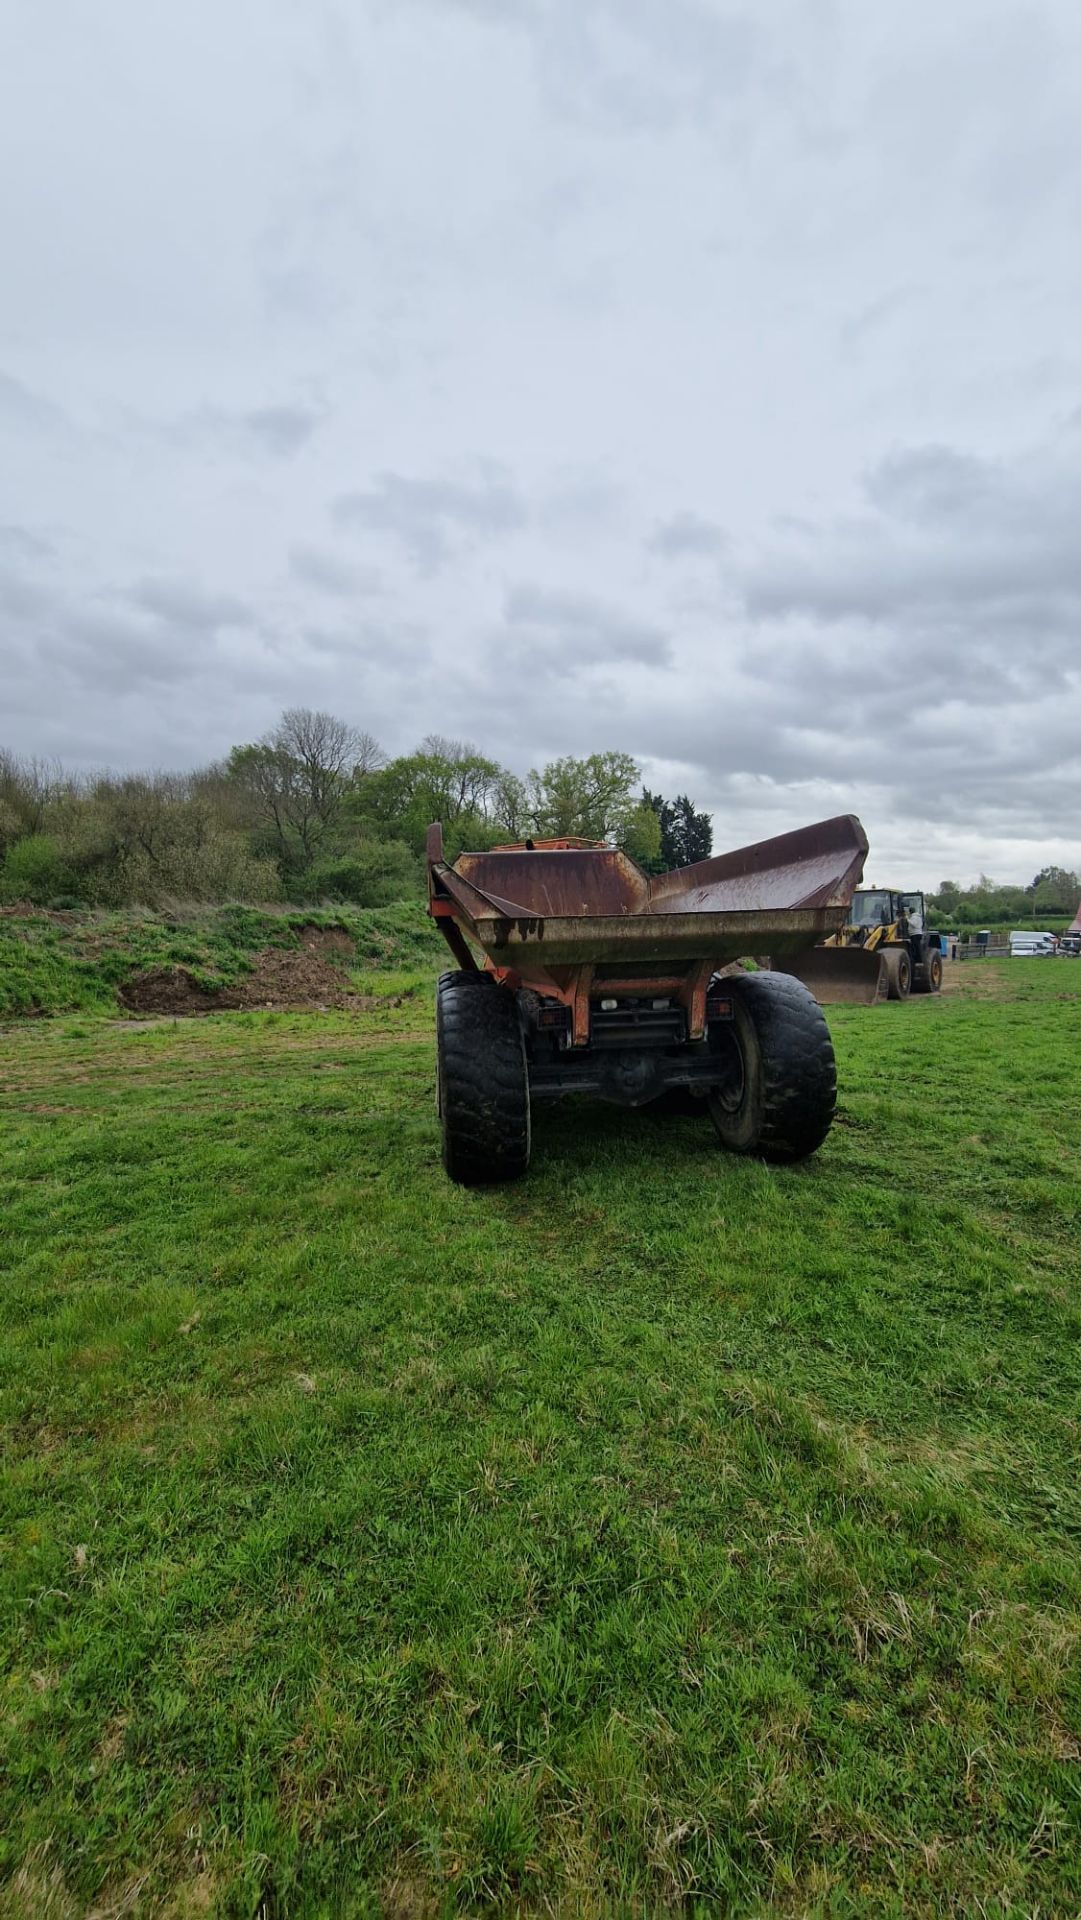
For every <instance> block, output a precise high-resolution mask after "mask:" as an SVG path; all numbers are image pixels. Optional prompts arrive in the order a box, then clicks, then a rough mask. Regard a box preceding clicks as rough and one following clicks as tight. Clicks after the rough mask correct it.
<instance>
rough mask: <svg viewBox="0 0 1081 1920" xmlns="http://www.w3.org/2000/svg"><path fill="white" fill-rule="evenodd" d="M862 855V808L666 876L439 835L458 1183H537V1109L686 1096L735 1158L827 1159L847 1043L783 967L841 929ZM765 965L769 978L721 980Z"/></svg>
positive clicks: (446, 1038) (444, 1012) (538, 846)
mask: <svg viewBox="0 0 1081 1920" xmlns="http://www.w3.org/2000/svg"><path fill="white" fill-rule="evenodd" d="M866 855H867V839H866V836H865V834H864V831H863V828H862V827H861V825H860V823H859V821H858V820H857V819H856V818H855V816H854V815H852V814H843V815H840V816H839V817H837V818H836V819H832V820H824V821H820V822H818V823H817V824H816V825H815V826H810V827H804V828H801V829H799V830H798V831H796V832H792V833H786V834H780V835H778V836H776V837H775V838H773V839H770V840H763V841H758V842H756V843H755V844H754V845H752V846H748V847H740V848H737V849H736V850H735V851H733V852H730V853H724V854H719V855H715V856H714V857H712V858H711V859H708V860H701V861H698V862H697V863H696V864H695V865H694V866H689V867H683V868H679V869H676V870H674V871H671V872H668V873H661V874H652V875H651V874H647V873H645V872H643V870H642V869H641V868H640V867H639V866H638V865H637V864H636V863H635V861H633V860H632V859H631V858H630V857H629V856H628V855H627V854H626V853H623V852H621V851H620V850H619V849H618V848H615V847H611V846H608V845H607V844H604V843H600V842H594V841H587V840H579V839H560V840H526V841H524V842H522V843H519V844H515V845H512V846H501V847H495V848H493V849H491V850H489V851H486V852H478V853H464V852H463V853H460V854H459V855H458V857H457V859H455V860H453V861H447V860H446V859H445V858H444V850H443V835H442V828H441V827H440V826H439V825H438V824H435V825H433V826H432V827H430V828H429V831H428V845H427V858H428V893H429V911H430V913H431V914H432V916H433V918H434V920H435V923H436V925H437V926H438V927H439V929H440V931H441V932H442V934H443V935H444V937H445V939H446V941H447V944H448V946H449V948H450V951H451V953H452V955H453V957H454V959H455V961H456V962H457V966H456V967H455V968H452V969H450V970H449V971H447V972H445V973H443V974H442V975H441V976H440V979H439V984H438V988H437V993H436V1052H437V1105H438V1110H439V1116H440V1122H441V1126H442V1136H443V1165H444V1167H445V1169H446V1171H447V1173H448V1174H449V1176H450V1178H451V1179H452V1180H455V1181H457V1182H459V1183H460V1184H462V1185H464V1186H478V1185H482V1184H484V1183H486V1182H490V1181H497V1180H509V1179H513V1178H514V1177H516V1176H517V1175H519V1174H522V1173H524V1172H525V1171H526V1168H527V1167H528V1165H529V1159H530V1150H531V1140H532V1122H531V1112H532V1105H533V1103H534V1102H535V1101H544V1100H560V1099H563V1098H565V1097H567V1096H568V1095H572V1094H588V1095H592V1096H594V1097H596V1098H599V1099H601V1100H607V1101H612V1102H615V1103H616V1104H618V1105H621V1106H627V1107H646V1106H651V1105H656V1104H657V1103H661V1102H663V1101H664V1100H665V1099H666V1098H667V1097H671V1096H673V1095H675V1096H682V1097H683V1098H684V1099H685V1100H686V1101H687V1102H688V1103H690V1102H693V1103H694V1105H695V1108H696V1110H697V1111H700V1112H702V1113H708V1115H709V1117H710V1119H711V1120H712V1122H713V1125H714V1128H715V1129H716V1133H717V1136H718V1138H719V1140H720V1143H721V1145H722V1147H725V1148H728V1149H729V1150H731V1151H732V1152H734V1153H741V1154H756V1155H758V1156H760V1157H761V1158H763V1159H766V1160H772V1161H782V1162H783V1161H796V1160H802V1159H805V1158H806V1157H807V1155H809V1154H811V1153H813V1152H814V1151H815V1149H816V1148H817V1147H819V1146H820V1145H821V1144H822V1141H823V1140H824V1139H825V1137H826V1135H827V1133H828V1132H829V1129H830V1125H831V1122H832V1120H833V1111H834V1104H835V1100H836V1086H837V1078H836V1069H835V1065H834V1056H833V1047H832V1044H831V1041H830V1035H829V1029H828V1027H827V1026H826V1022H825V1019H824V1017H823V1014H822V1012H821V1009H820V1008H819V1006H818V1005H817V1003H816V1001H815V999H814V997H813V996H812V994H811V993H810V992H809V991H808V989H807V988H806V987H805V986H804V985H803V984H802V983H801V982H800V981H799V980H797V979H795V978H794V977H793V976H792V974H791V973H790V972H785V971H782V970H781V969H782V968H783V967H784V966H785V964H786V962H788V961H789V960H791V961H796V960H798V958H799V957H800V956H801V955H803V954H804V953H805V952H806V951H807V950H808V949H809V948H811V947H812V946H813V945H814V943H815V942H816V941H818V940H821V939H822V938H823V937H824V936H826V935H828V934H830V933H833V932H837V931H839V930H840V929H841V928H842V927H844V925H845V924H846V922H847V920H848V915H849V903H850V901H851V899H852V894H853V890H854V888H855V886H856V883H857V881H858V880H859V879H860V877H861V875H862V872H863V864H864V861H865V859H866ZM756 953H757V954H766V953H768V954H770V955H771V956H773V960H772V965H771V967H770V968H769V969H768V970H765V969H764V970H760V971H742V970H738V971H735V970H734V971H731V972H728V973H727V974H726V973H725V972H724V971H723V970H724V969H725V968H726V967H731V966H732V963H734V962H736V961H738V960H739V959H740V958H741V957H744V956H750V955H754V954H756ZM876 984H877V974H876Z"/></svg>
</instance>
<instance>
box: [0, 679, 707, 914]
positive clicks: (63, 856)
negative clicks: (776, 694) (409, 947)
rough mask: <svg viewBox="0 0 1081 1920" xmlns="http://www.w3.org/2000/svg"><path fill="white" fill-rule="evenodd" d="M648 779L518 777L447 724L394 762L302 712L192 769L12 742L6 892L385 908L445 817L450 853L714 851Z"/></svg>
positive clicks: (690, 809) (553, 767)
mask: <svg viewBox="0 0 1081 1920" xmlns="http://www.w3.org/2000/svg"><path fill="white" fill-rule="evenodd" d="M640 782H641V769H640V767H639V765H638V763H637V762H636V761H635V759H634V757H633V756H632V755H631V754H628V753H620V752H604V753H593V754H589V755H587V756H585V757H583V758H575V757H573V756H565V757H563V758H561V759H557V760H552V761H550V762H549V763H548V764H547V765H546V766H544V767H541V768H536V769H533V770H532V771H531V772H530V773H529V775H528V777H527V778H526V779H522V778H521V777H520V776H519V775H518V774H516V773H513V772H511V771H510V770H509V769H508V768H506V767H504V766H502V765H500V764H499V762H498V761H496V760H493V759H491V758H490V757H489V756H488V755H486V754H483V753H481V752H480V751H479V749H478V748H477V747H475V746H474V745H472V744H471V743H470V742H467V741H461V740H449V739H446V738H445V737H444V736H443V735H441V734H429V735H427V736H426V738H425V739H423V740H422V741H421V742H420V743H419V745H418V746H417V748H416V749H415V751H414V752H413V753H410V754H404V755H399V756H398V758H396V759H391V758H390V757H389V756H388V755H386V754H385V753H384V752H383V750H382V749H381V747H380V745H379V743H378V741H376V740H375V739H374V738H373V737H372V735H371V734H369V733H365V732H363V731H362V730H360V729H358V728H355V727H352V726H350V725H349V724H348V723H347V722H346V721H344V720H341V719H339V718H337V717H336V716H335V715H334V714H329V713H322V712H313V711H312V710H310V709H309V708H305V707H293V708H289V709H288V710H287V711H286V712H285V713H283V714H282V716H281V718H280V720H279V721H278V723H277V725H276V726H275V727H274V728H272V729H271V731H270V732H269V733H268V734H266V735H265V736H264V737H263V738H262V739H261V740H257V741H252V742H249V743H247V744H243V745H239V746H236V747H234V748H233V749H232V751H231V752H230V753H229V754H228V755H227V756H226V757H225V759H224V760H221V761H217V762H215V763H214V764H212V765H210V766H206V767H201V768H198V769H196V770H195V771H194V772H191V773H183V774H171V773H134V774H117V773H108V772H106V773H98V774H91V775H83V774H76V773H72V772H70V771H66V770H65V769H64V768H63V767H61V766H59V765H56V764H54V763H51V762H44V761H41V760H30V759H25V758H20V757H19V756H17V755H16V754H14V753H12V752H9V751H7V750H5V749H2V748H0V901H6V902H14V901H21V900H25V901H29V902H31V903H33V904H36V905H42V906H55V907H63V906H70V907H76V906H97V907H120V906H128V905H133V904H137V905H143V906H148V907H158V906H162V905H166V904H167V903H168V902H170V901H180V900H190V901H206V902H213V901H219V900H246V901H256V900H287V901H291V902H295V903H297V904H300V905H303V904H307V903H315V902H319V901H327V902H338V901H342V902H344V901H349V902H352V903H354V904H356V905H360V906H381V905H384V904H386V903H388V902H390V901H393V900H402V899H408V898H410V897H413V896H419V895H420V894H422V893H423V891H424V862H423V853H424V838H425V834H426V831H427V828H428V826H429V824H430V822H431V821H433V820H441V821H442V823H443V834H444V845H445V847H446V850H447V856H448V858H450V859H453V858H454V857H455V855H456V854H457V853H458V852H460V851H461V849H462V848H463V847H467V846H468V847H470V848H474V849H483V848H486V847H490V846H495V845H498V844H499V843H500V842H502V841H509V840H521V839H524V838H526V837H533V838H537V839H555V838H560V837H564V836H571V835H575V836H580V837H581V838H583V839H588V840H603V841H606V842H608V843H609V844H610V845H613V846H619V847H622V848H624V849H625V850H626V852H628V853H629V854H630V855H631V856H632V858H634V859H635V860H637V861H638V862H639V864H640V865H641V866H643V867H645V868H646V869H647V870H648V871H653V872H656V871H663V870H664V869H665V868H667V867H673V866H687V865H690V864H691V863H692V862H693V861H695V860H701V859H704V858H705V857H706V856H707V855H708V854H709V853H710V852H711V850H712V827H711V822H710V818H709V815H708V814H706V813H701V812H699V811H698V810H697V809H696V808H695V806H694V805H693V803H692V801H691V800H690V798H689V797H688V796H687V795H686V794H679V795H677V796H676V797H675V798H674V799H672V800H668V799H666V798H665V797H664V796H663V795H662V794H659V793H651V792H650V791H649V790H648V789H646V788H643V787H641V785H640Z"/></svg>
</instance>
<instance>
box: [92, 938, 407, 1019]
mask: <svg viewBox="0 0 1081 1920" xmlns="http://www.w3.org/2000/svg"><path fill="white" fill-rule="evenodd" d="M299 932H300V946H299V947H264V949H263V951H262V952H261V953H258V954H256V956H255V960H254V963H253V966H252V971H251V972H250V973H246V974H243V975H242V976H241V978H240V979H238V980H234V981H232V982H230V984H229V985H228V986H226V987H219V988H210V987H207V986H204V985H203V983H202V982H201V981H199V980H196V979H195V978H194V977H193V975H192V974H191V973H189V971H188V969H187V968H186V967H149V968H147V969H146V970H145V971H144V972H142V973H136V974H133V975H132V976H131V978H130V980H126V981H125V982H124V984H123V986H121V987H120V988H119V999H120V1002H121V1005H122V1006H124V1007H127V1008H128V1010H129V1011H130V1012H132V1013H146V1014H163V1013H164V1014H169V1013H171V1014H199V1013H222V1012H227V1011H230V1010H235V1009H237V1008H245V1007H246V1008H256V1007H258V1008H264V1009H266V1008H270V1009H273V1010H275V1011H279V1012H287V1011H289V1010H292V1009H302V1008H318V1009H320V1010H322V1009H325V1008H327V1007H345V1008H351V1009H353V1011H354V1012H357V1013H367V1012H370V1011H371V1010H372V1008H374V1007H380V1006H394V1005H396V1004H397V997H396V996H392V997H391V998H389V999H379V998H378V997H377V996H375V995H373V994H370V993H357V992H356V991H355V990H354V989H353V988H351V987H350V986H349V984H348V982H347V981H346V979H345V976H344V974H343V972H342V969H341V965H340V964H338V963H337V961H336V959H335V958H332V957H331V956H332V955H333V956H341V957H343V958H346V959H347V958H349V957H351V956H352V954H353V953H354V951H355V948H354V943H353V941H352V940H351V938H350V936H349V935H348V934H347V933H346V932H344V930H343V929H342V928H340V927H314V926H308V927H301V928H300V930H299Z"/></svg>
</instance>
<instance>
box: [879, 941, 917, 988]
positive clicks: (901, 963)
mask: <svg viewBox="0 0 1081 1920" xmlns="http://www.w3.org/2000/svg"><path fill="white" fill-rule="evenodd" d="M880 951H881V953H882V957H883V959H884V960H885V962H886V979H887V981H888V982H889V992H888V994H887V998H888V999H890V1000H907V999H908V996H909V994H910V993H911V992H912V961H911V959H910V957H909V952H908V948H907V947H882V948H881V949H880Z"/></svg>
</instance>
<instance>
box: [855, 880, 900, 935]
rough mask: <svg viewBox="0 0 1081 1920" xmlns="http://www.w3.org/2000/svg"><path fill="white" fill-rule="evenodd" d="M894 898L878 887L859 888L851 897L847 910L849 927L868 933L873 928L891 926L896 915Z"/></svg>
mask: <svg viewBox="0 0 1081 1920" xmlns="http://www.w3.org/2000/svg"><path fill="white" fill-rule="evenodd" d="M893 901H894V896H893V894H892V893H887V892H885V891H883V890H882V889H880V888H878V887H860V889H859V890H858V892H856V893H854V894H853V895H852V906H851V908H850V909H849V922H848V924H849V926H851V927H862V928H865V929H866V930H867V932H870V931H871V929H872V928H873V927H888V926H892V924H893V921H894V919H895V918H896V915H895V913H894V906H893Z"/></svg>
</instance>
